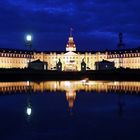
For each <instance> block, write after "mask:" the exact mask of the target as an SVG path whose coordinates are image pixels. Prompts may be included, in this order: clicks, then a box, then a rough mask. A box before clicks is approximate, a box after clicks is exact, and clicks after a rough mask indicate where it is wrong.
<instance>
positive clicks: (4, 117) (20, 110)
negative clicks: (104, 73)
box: [0, 80, 140, 140]
mask: <svg viewBox="0 0 140 140" xmlns="http://www.w3.org/2000/svg"><path fill="white" fill-rule="evenodd" d="M0 95H1V96H0V139H1V140H55V139H57V140H102V139H104V140H125V139H127V140H132V139H134V140H140V134H139V131H140V130H139V128H140V82H136V81H133V82H131V81H89V80H79V81H18V82H0Z"/></svg>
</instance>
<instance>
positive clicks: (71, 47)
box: [66, 28, 76, 52]
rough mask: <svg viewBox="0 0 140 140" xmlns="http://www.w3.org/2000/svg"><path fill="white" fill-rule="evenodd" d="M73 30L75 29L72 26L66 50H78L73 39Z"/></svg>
mask: <svg viewBox="0 0 140 140" xmlns="http://www.w3.org/2000/svg"><path fill="white" fill-rule="evenodd" d="M72 31H73V29H72V28H71V29H70V37H69V39H68V43H67V45H66V51H71V52H72V51H76V46H75V43H74V40H73V36H72Z"/></svg>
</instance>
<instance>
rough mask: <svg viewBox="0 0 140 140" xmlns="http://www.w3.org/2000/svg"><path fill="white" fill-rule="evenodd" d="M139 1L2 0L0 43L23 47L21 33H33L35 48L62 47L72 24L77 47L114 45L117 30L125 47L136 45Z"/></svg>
mask: <svg viewBox="0 0 140 140" xmlns="http://www.w3.org/2000/svg"><path fill="white" fill-rule="evenodd" d="M139 4H140V2H139V1H138V0H134V1H131V0H124V1H122V0H113V1H112V0H108V1H106V0H95V1H93V0H73V1H69V0H53V1H52V0H42V1H40V0H22V1H19V0H14V1H13V0H5V1H1V2H0V19H1V22H0V30H1V35H0V36H1V39H0V45H1V46H5V47H11V48H14V47H15V48H20V47H19V46H22V47H24V45H23V40H22V39H23V36H24V34H25V33H26V32H32V33H33V34H34V36H35V37H34V38H35V39H34V46H35V48H37V49H42V50H45V49H48V50H51V49H54V50H64V49H65V44H66V41H67V37H68V35H69V28H70V27H73V28H74V37H75V39H76V42H77V44H78V46H77V47H78V48H79V50H80V49H82V50H85V49H87V50H88V49H91V48H93V47H92V46H96V47H94V49H98V48H100V49H104V48H108V47H109V48H114V46H117V45H116V44H117V41H118V38H117V35H118V32H123V33H124V37H127V39H126V38H125V42H128V46H132V47H134V46H139V44H140V41H139V36H140V18H139V14H138V13H139V12H140V10H139V6H138V5H139ZM40 45H41V47H40ZM46 46H47V47H46ZM22 47H21V48H22Z"/></svg>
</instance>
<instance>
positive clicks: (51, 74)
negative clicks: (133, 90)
mask: <svg viewBox="0 0 140 140" xmlns="http://www.w3.org/2000/svg"><path fill="white" fill-rule="evenodd" d="M83 78H89V79H90V80H129V81H133V80H135V81H140V70H131V69H116V70H107V71H85V72H81V71H80V72H79V71H78V72H59V71H40V70H39V71H38V70H31V69H0V81H15V80H16V81H17V80H81V79H83Z"/></svg>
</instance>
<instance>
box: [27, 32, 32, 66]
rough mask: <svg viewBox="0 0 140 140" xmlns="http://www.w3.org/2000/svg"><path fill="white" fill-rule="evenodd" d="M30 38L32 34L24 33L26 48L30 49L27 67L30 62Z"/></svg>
mask: <svg viewBox="0 0 140 140" xmlns="http://www.w3.org/2000/svg"><path fill="white" fill-rule="evenodd" d="M32 39H33V37H32V35H31V34H27V35H26V37H25V46H26V47H27V48H29V49H30V53H29V54H30V56H29V63H28V67H29V65H30V62H31V48H32Z"/></svg>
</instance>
